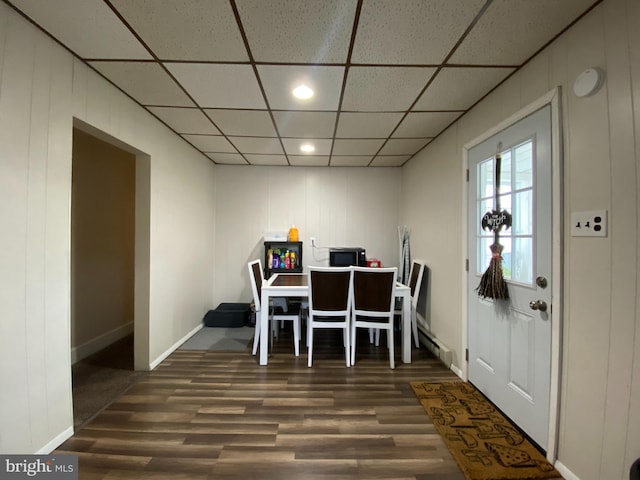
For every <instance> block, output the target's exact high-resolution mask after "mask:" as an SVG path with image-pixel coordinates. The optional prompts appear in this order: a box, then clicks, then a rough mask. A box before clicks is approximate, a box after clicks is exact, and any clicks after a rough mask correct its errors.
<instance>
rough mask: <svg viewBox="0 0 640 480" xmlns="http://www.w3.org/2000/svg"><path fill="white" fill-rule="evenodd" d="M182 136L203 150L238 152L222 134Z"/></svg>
mask: <svg viewBox="0 0 640 480" xmlns="http://www.w3.org/2000/svg"><path fill="white" fill-rule="evenodd" d="M182 137H183V138H184V139H185V140H187V141H188V142H189V143H191V144H192V145H194V146H195V147H196V148H198V149H200V150H202V151H203V152H217V153H238V151H237V150H236V149H235V148H233V145H231V144H230V143H229V141H228V140H227V139H226V138H224V137H222V136H220V135H182Z"/></svg>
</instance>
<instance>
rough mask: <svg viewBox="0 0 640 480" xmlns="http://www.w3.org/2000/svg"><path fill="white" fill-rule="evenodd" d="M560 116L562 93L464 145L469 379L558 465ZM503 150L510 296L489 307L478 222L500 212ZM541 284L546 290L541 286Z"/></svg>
mask: <svg viewBox="0 0 640 480" xmlns="http://www.w3.org/2000/svg"><path fill="white" fill-rule="evenodd" d="M552 107H553V108H552ZM558 118H559V114H558V91H554V92H551V93H550V94H549V95H547V97H546V98H545V99H541V101H539V102H537V103H536V104H535V105H532V106H530V107H528V108H527V109H524V110H523V112H520V113H519V115H518V116H517V118H516V119H515V120H514V119H511V120H510V121H509V122H503V124H501V125H500V126H499V128H498V127H496V128H494V129H493V130H492V131H491V132H490V133H488V134H485V135H484V136H483V137H482V138H480V139H478V140H477V141H474V142H472V143H470V144H469V145H468V146H466V147H465V153H466V154H467V155H466V161H467V166H468V169H469V184H468V185H469V191H468V195H467V202H468V203H467V209H468V210H467V219H468V225H467V228H466V230H467V237H468V239H469V241H468V242H467V247H466V249H467V255H468V257H467V258H468V259H469V262H468V264H469V272H468V274H467V279H466V281H467V296H466V303H467V312H466V317H465V322H466V325H463V327H465V329H466V330H467V334H468V337H467V342H468V344H467V346H468V349H469V363H468V365H466V366H467V370H466V371H465V372H464V377H465V378H466V376H467V374H468V378H469V380H470V381H471V382H472V383H474V384H475V385H476V386H477V387H478V388H479V389H480V390H481V391H483V392H484V393H485V394H486V395H487V396H488V397H489V398H490V399H491V400H492V401H493V402H494V403H495V404H496V405H497V406H498V407H499V408H500V409H502V410H503V411H504V412H505V413H506V414H507V415H508V416H510V417H511V418H512V420H514V421H515V422H516V423H517V424H518V425H519V426H520V427H521V428H523V430H525V431H526V432H527V433H528V434H529V435H530V436H531V437H532V438H533V439H534V440H535V441H536V442H537V443H538V444H539V445H540V446H541V447H543V448H545V449H547V452H548V455H547V456H548V457H549V458H550V459H552V457H554V455H555V443H556V442H555V437H556V427H555V423H556V420H557V418H556V417H557V388H558V376H559V373H558V370H559V343H558V338H557V337H558V334H559V326H558V325H554V322H553V321H552V320H555V319H556V318H558V317H559V315H552V314H551V308H552V303H553V299H554V295H555V296H556V297H555V298H558V293H559V291H560V289H559V285H558V286H555V285H554V282H556V281H558V279H559V271H553V270H554V269H555V270H559V268H558V264H559V256H558V252H556V251H555V250H554V249H557V245H559V237H560V233H561V232H560V231H559V228H558V227H559V225H560V221H559V201H558V199H557V198H558V197H556V199H555V200H554V199H553V197H554V196H556V195H558V194H559V179H558V178H555V179H552V171H553V172H555V176H556V177H558V175H557V172H558V167H557V165H556V166H555V167H554V166H553V164H552V158H555V157H559V138H555V139H553V138H552V131H553V132H554V136H556V137H559V133H558V132H559V127H558ZM554 124H555V125H554ZM552 125H553V126H554V128H553V129H552ZM500 142H501V144H502V150H501V153H502V154H503V160H502V161H503V166H502V175H501V182H500V183H501V190H500V193H501V202H500V203H501V206H502V207H503V208H506V209H507V210H509V211H510V212H511V213H512V214H513V217H514V220H513V226H512V228H511V229H509V230H506V231H502V232H501V240H500V243H501V244H502V245H503V246H505V250H504V252H503V257H504V261H503V262H504V270H505V277H507V278H508V283H509V293H510V300H509V301H508V303H506V304H505V302H504V301H498V302H495V301H493V300H490V299H481V298H479V297H478V295H477V292H476V288H477V286H478V283H479V280H480V276H481V274H482V272H484V270H485V269H486V267H487V265H488V262H489V259H490V251H489V248H488V247H489V245H490V244H491V243H493V234H492V232H484V231H482V229H481V227H480V226H479V224H480V219H481V217H482V215H483V214H484V213H485V211H487V210H491V209H492V208H493V181H492V178H491V177H492V173H493V171H494V170H493V168H494V158H495V155H496V150H497V148H498V145H499V144H500ZM528 157H530V159H531V160H529V159H528ZM558 160H559V159H558V158H555V161H556V162H557V161H558ZM529 161H530V162H531V163H527V162H529ZM527 165H529V167H531V169H530V170H528V167H527ZM479 188H482V191H481V192H480V195H479V196H478V194H477V193H478V190H479ZM552 193H553V195H552ZM527 212H530V213H527ZM554 212H555V213H554ZM529 214H530V215H531V216H530V217H528V215H529ZM552 232H554V235H552ZM554 237H555V238H554ZM530 246H531V248H530ZM528 252H530V253H528ZM539 276H540V277H544V279H545V280H546V286H544V287H541V286H540V285H538V284H537V283H536V279H537V277H539ZM559 283H560V282H559V281H558V284H559ZM536 301H541V302H545V303H546V305H547V306H548V310H547V311H546V312H543V311H541V310H540V309H538V310H533V309H531V308H530V302H536ZM558 303H559V302H558Z"/></svg>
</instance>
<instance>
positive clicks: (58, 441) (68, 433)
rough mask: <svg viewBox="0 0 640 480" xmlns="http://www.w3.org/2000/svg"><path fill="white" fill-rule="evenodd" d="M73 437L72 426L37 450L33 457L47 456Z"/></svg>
mask: <svg viewBox="0 0 640 480" xmlns="http://www.w3.org/2000/svg"><path fill="white" fill-rule="evenodd" d="M72 436H73V426H71V427H69V428H67V429H66V430H65V431H63V432H62V433H60V434H59V435H57V436H56V437H55V438H53V439H52V440H51V441H50V442H49V443H47V444H46V445H44V446H43V447H41V448H39V449H38V451H37V452H36V453H35V454H34V455H49V454H50V453H51V452H53V451H54V450H55V449H56V448H58V447H59V446H60V445H62V444H63V443H64V442H66V441H67V440H69V439H70V438H71V437H72Z"/></svg>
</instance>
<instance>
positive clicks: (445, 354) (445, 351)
mask: <svg viewBox="0 0 640 480" xmlns="http://www.w3.org/2000/svg"><path fill="white" fill-rule="evenodd" d="M418 337H422V338H420V340H423V341H422V342H421V343H422V344H423V345H424V346H425V347H426V348H427V350H429V351H430V352H431V353H433V354H434V355H435V356H436V357H438V358H439V359H440V361H441V362H442V363H444V364H445V366H446V367H447V368H451V364H452V363H453V352H452V351H451V349H450V348H449V347H447V346H446V345H445V344H444V343H442V342H441V341H440V340H439V339H438V338H437V337H436V336H435V335H433V334H432V333H429V332H425V331H424V330H418Z"/></svg>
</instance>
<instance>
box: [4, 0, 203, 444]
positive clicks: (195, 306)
mask: <svg viewBox="0 0 640 480" xmlns="http://www.w3.org/2000/svg"><path fill="white" fill-rule="evenodd" d="M0 72H1V74H0V145H2V147H1V153H0V155H1V157H0V159H1V162H2V163H1V166H2V175H1V176H0V179H1V180H0V181H1V182H2V183H1V187H2V188H0V221H1V222H2V225H3V230H2V231H3V237H2V244H3V248H2V249H0V266H1V268H0V296H1V297H0V300H1V303H0V304H1V305H2V318H3V321H2V322H1V323H0V329H1V332H0V376H1V377H0V378H1V380H2V385H4V386H5V387H6V386H10V388H3V393H2V395H0V451H2V452H3V453H34V452H38V451H41V450H42V449H45V450H46V449H47V448H51V442H54V441H56V440H57V441H60V439H61V438H64V436H65V435H68V433H69V432H70V431H71V429H72V425H73V418H72V403H71V354H70V316H69V312H70V275H71V273H70V205H71V197H70V196H71V158H72V128H73V124H74V116H75V117H76V118H78V119H80V120H81V121H82V122H83V123H82V124H83V125H84V126H85V127H86V128H89V129H92V132H91V133H92V134H95V133H96V132H98V133H99V134H100V135H103V137H101V138H103V139H107V140H109V141H113V142H114V143H115V144H117V145H118V146H119V147H121V148H123V147H124V148H127V149H129V151H133V152H134V153H141V152H147V154H148V155H149V156H150V157H151V159H150V161H149V164H148V168H141V169H140V170H141V171H142V172H146V175H148V176H149V177H150V180H151V186H150V188H149V189H144V188H143V189H141V190H142V191H144V192H149V197H150V198H147V199H145V201H146V203H147V205H148V207H145V208H142V209H141V210H142V211H146V213H147V215H149V216H150V222H151V230H152V232H153V236H152V237H151V239H150V243H151V255H152V256H151V258H150V261H149V262H146V261H140V262H139V263H140V264H143V265H144V264H147V263H149V264H150V265H151V268H150V269H151V271H152V273H151V276H150V277H149V279H148V281H147V283H148V284H149V285H147V286H146V289H147V290H148V291H149V292H151V293H150V294H149V295H148V298H149V300H148V303H149V305H147V306H146V308H143V307H144V306H142V307H140V306H139V307H140V308H137V310H136V311H137V312H145V311H147V310H148V311H149V312H152V315H153V317H152V318H153V324H152V327H151V328H149V327H148V326H146V328H136V332H137V333H140V332H142V335H143V336H144V335H146V333H147V332H151V333H150V335H149V337H147V338H142V339H140V338H136V344H137V345H138V344H139V343H141V342H142V343H143V345H142V347H141V348H140V350H141V351H142V353H143V355H146V357H147V358H143V359H142V361H140V362H138V359H137V362H136V365H137V366H142V367H145V366H146V367H147V368H148V367H149V365H150V364H152V363H153V362H154V361H155V360H156V359H157V358H159V357H161V356H163V355H166V353H167V351H169V350H170V349H171V348H172V347H173V346H174V345H175V344H176V342H177V341H178V340H180V339H181V338H182V337H184V335H186V334H187V333H188V332H190V331H192V330H193V329H194V328H195V326H197V325H198V324H199V323H200V321H201V319H202V316H203V313H204V311H206V309H207V308H208V306H209V305H210V303H211V298H212V294H213V292H212V291H213V273H212V271H213V270H212V267H213V258H214V257H213V252H214V251H215V246H214V240H215V239H214V230H215V226H214V223H213V220H214V218H215V196H214V192H215V185H214V171H215V168H214V166H213V165H212V164H211V162H210V161H209V160H208V159H206V158H205V157H204V156H202V155H201V154H199V153H197V152H195V151H194V150H193V148H192V147H190V146H189V145H188V144H187V143H186V142H184V141H183V140H181V139H179V138H177V137H176V136H175V135H172V134H171V132H170V131H169V130H168V129H167V128H166V127H165V126H164V125H162V124H161V123H160V122H158V121H157V120H156V119H155V118H153V117H152V116H151V115H149V114H148V113H146V112H144V111H143V110H142V109H141V108H140V107H139V106H138V105H136V104H135V103H134V102H133V101H131V100H130V99H129V98H127V97H126V96H124V95H122V94H121V93H120V92H119V91H118V90H117V89H115V88H114V87H112V86H110V85H109V84H107V83H106V81H104V79H102V78H101V77H100V76H99V75H97V74H95V73H94V72H92V71H91V70H90V69H89V68H88V67H87V66H86V65H84V64H82V63H81V62H78V61H76V60H74V59H73V58H72V56H71V55H70V54H69V52H67V51H66V50H64V49H62V48H61V47H59V46H58V45H57V44H55V43H54V42H53V41H51V39H50V38H49V37H47V36H46V35H44V34H42V33H41V32H39V31H38V30H37V29H36V28H35V27H34V26H33V25H31V24H30V23H28V22H26V21H25V20H23V19H22V17H20V16H19V15H17V14H16V13H15V12H14V11H13V10H12V9H11V8H9V7H8V6H7V5H6V4H4V3H1V4H0ZM142 157H144V155H142ZM142 157H141V158H142ZM143 183H144V182H143ZM142 203H144V202H142ZM142 253H143V254H145V253H146V254H147V255H149V253H148V252H142ZM142 260H144V259H142ZM143 287H145V286H144V285H143ZM142 290H144V288H143V289H142Z"/></svg>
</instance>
